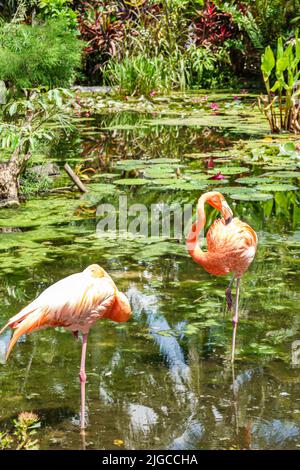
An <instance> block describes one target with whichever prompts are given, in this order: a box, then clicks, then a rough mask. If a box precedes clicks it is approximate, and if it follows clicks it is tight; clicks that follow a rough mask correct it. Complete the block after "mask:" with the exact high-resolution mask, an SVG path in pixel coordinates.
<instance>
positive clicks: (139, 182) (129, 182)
mask: <svg viewBox="0 0 300 470" xmlns="http://www.w3.org/2000/svg"><path fill="white" fill-rule="evenodd" d="M150 182H151V181H150V180H147V179H144V178H123V179H119V180H115V181H114V184H118V185H120V186H122V185H123V186H143V185H144V184H149V183H150Z"/></svg>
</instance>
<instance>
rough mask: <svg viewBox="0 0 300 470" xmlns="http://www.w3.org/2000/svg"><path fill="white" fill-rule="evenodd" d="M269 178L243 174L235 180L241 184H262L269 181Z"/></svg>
mask: <svg viewBox="0 0 300 470" xmlns="http://www.w3.org/2000/svg"><path fill="white" fill-rule="evenodd" d="M270 181H271V178H265V177H262V176H245V177H243V178H238V179H236V180H235V182H236V183H241V184H263V183H270Z"/></svg>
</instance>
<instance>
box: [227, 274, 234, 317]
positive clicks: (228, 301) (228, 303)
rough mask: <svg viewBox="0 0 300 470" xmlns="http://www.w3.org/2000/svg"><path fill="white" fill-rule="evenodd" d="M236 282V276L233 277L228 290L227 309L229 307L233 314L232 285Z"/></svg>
mask: <svg viewBox="0 0 300 470" xmlns="http://www.w3.org/2000/svg"><path fill="white" fill-rule="evenodd" d="M234 280H235V276H232V279H231V281H230V283H229V286H228V287H227V289H226V291H225V292H226V302H227V307H228V310H229V311H230V312H231V309H232V294H231V287H232V284H233V283H234Z"/></svg>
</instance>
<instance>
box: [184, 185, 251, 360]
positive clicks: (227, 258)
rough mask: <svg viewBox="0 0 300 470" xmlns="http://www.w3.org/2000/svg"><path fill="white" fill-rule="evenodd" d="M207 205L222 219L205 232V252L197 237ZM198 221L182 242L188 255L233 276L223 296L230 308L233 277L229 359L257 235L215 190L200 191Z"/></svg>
mask: <svg viewBox="0 0 300 470" xmlns="http://www.w3.org/2000/svg"><path fill="white" fill-rule="evenodd" d="M205 203H208V204H210V205H211V206H212V207H214V208H215V209H217V210H218V211H220V212H221V213H222V216H223V218H222V219H217V220H215V222H214V223H213V224H212V226H211V227H210V229H209V231H208V232H207V235H206V239H207V251H206V252H204V251H202V250H201V248H200V246H199V243H198V237H199V235H200V233H201V231H202V230H203V228H204V226H205V222H206V217H205V211H204V205H205ZM197 216H198V220H197V221H196V222H195V223H194V224H193V225H192V227H191V230H190V232H189V234H188V236H187V240H186V244H187V248H188V251H189V253H190V255H191V256H192V258H193V259H194V260H195V261H196V262H197V263H199V264H201V266H203V268H204V269H205V270H206V271H208V272H209V273H210V274H213V275H215V276H222V275H225V274H229V273H233V277H232V279H231V281H230V283H229V286H228V288H227V290H226V299H227V305H228V308H229V310H231V307H232V296H231V287H232V284H233V282H234V280H235V279H236V280H237V285H236V301H235V312H234V317H233V319H232V322H233V336H232V354H231V361H232V362H233V361H234V352H235V339H236V330H237V323H238V304H239V290H240V280H241V277H242V276H243V274H244V273H245V271H247V269H248V267H249V265H250V264H251V263H252V261H253V259H254V256H255V253H256V246H257V236H256V233H255V231H254V230H253V229H252V228H251V227H250V226H249V225H248V224H246V223H245V222H242V221H241V220H239V219H238V218H237V217H235V218H233V214H232V211H231V209H230V207H229V206H228V204H227V202H226V201H225V198H224V196H223V195H222V194H221V193H218V192H217V191H211V192H208V193H205V194H203V195H202V196H201V197H200V198H199V200H198V204H197Z"/></svg>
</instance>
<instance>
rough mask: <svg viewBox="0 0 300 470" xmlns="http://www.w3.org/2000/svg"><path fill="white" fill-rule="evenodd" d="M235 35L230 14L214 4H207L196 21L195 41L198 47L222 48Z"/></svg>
mask: <svg viewBox="0 0 300 470" xmlns="http://www.w3.org/2000/svg"><path fill="white" fill-rule="evenodd" d="M233 33H234V24H233V19H232V16H231V14H230V13H225V12H222V11H221V10H219V9H218V8H217V7H216V5H215V4H214V3H212V2H209V1H208V2H207V3H206V4H205V6H204V8H203V10H202V11H199V12H198V17H197V18H196V19H195V20H194V31H193V41H194V43H195V44H196V45H197V46H211V45H213V46H221V45H222V44H223V42H224V41H225V40H226V39H229V38H231V37H232V35H233Z"/></svg>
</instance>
